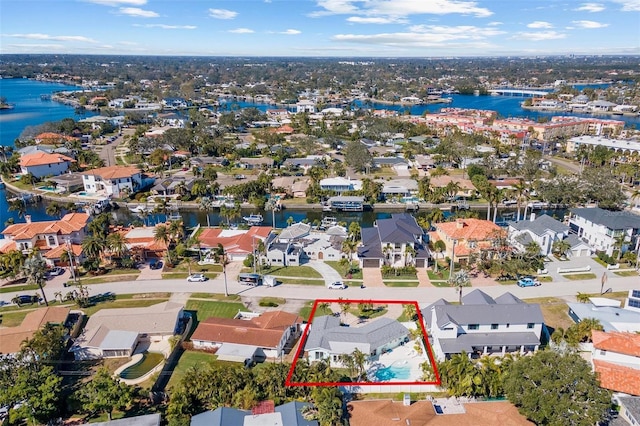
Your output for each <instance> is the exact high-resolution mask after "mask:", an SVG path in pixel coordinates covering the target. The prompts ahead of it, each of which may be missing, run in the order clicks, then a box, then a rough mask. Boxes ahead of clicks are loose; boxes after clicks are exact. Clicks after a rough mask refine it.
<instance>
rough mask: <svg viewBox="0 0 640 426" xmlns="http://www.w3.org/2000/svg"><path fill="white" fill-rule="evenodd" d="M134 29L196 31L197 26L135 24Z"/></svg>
mask: <svg viewBox="0 0 640 426" xmlns="http://www.w3.org/2000/svg"><path fill="white" fill-rule="evenodd" d="M133 26H134V27H144V28H161V29H163V30H195V29H196V28H198V27H196V26H195V25H166V24H145V25H141V24H133Z"/></svg>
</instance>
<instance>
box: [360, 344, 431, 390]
mask: <svg viewBox="0 0 640 426" xmlns="http://www.w3.org/2000/svg"><path fill="white" fill-rule="evenodd" d="M414 346H415V341H413V340H412V341H410V342H409V343H406V344H405V345H402V346H398V347H396V348H394V349H393V350H392V351H391V352H387V353H384V354H382V355H379V356H378V357H375V358H374V360H373V361H372V362H370V363H369V364H367V374H368V375H369V379H370V380H371V381H375V382H377V381H378V380H376V378H375V370H377V369H380V368H387V367H390V366H392V365H394V364H395V365H396V366H398V365H399V363H403V366H404V365H408V366H409V377H408V378H406V379H391V380H388V381H387V380H385V381H384V382H381V383H393V382H419V381H422V380H421V379H422V374H423V373H422V368H421V367H420V364H422V363H423V362H425V361H427V360H428V357H427V356H426V355H424V352H423V354H422V355H420V354H418V353H417V352H416V350H415V348H414ZM376 358H377V359H376Z"/></svg>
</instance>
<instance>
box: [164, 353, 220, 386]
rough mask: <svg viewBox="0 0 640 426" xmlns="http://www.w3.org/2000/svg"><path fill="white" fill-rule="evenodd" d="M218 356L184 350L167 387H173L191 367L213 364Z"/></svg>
mask: <svg viewBox="0 0 640 426" xmlns="http://www.w3.org/2000/svg"><path fill="white" fill-rule="evenodd" d="M216 358H217V355H213V354H210V353H206V352H196V351H184V352H183V353H182V355H181V356H180V359H179V360H178V364H176V367H175V369H174V370H173V374H171V378H170V379H169V383H168V384H167V389H171V387H172V386H174V385H176V384H178V382H180V379H181V378H182V377H183V376H184V374H185V373H186V371H187V370H188V369H190V368H191V367H195V366H197V365H200V364H205V365H206V364H213V362H214V361H215V360H216Z"/></svg>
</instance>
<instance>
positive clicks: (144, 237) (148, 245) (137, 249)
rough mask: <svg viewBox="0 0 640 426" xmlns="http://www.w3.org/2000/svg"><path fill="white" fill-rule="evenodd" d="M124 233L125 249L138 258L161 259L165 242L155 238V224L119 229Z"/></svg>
mask: <svg viewBox="0 0 640 426" xmlns="http://www.w3.org/2000/svg"><path fill="white" fill-rule="evenodd" d="M119 232H120V233H122V234H123V235H124V239H125V241H126V245H127V249H129V251H130V252H131V253H132V254H133V255H134V256H135V257H137V258H138V259H140V260H146V259H162V258H163V257H164V255H165V253H166V251H167V243H166V242H164V241H162V240H157V239H156V237H155V235H156V227H155V226H138V227H134V228H129V229H125V230H122V231H119Z"/></svg>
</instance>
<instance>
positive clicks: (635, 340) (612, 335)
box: [591, 330, 640, 396]
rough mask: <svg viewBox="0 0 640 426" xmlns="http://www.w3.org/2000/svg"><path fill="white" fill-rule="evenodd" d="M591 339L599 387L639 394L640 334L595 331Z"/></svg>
mask: <svg viewBox="0 0 640 426" xmlns="http://www.w3.org/2000/svg"><path fill="white" fill-rule="evenodd" d="M591 340H592V341H593V351H592V352H591V362H592V364H593V369H594V371H595V372H596V374H597V375H598V378H599V379H600V386H602V387H603V388H606V389H610V390H612V391H614V392H622V393H625V394H627V395H635V396H640V335H638V334H635V333H621V332H604V331H598V330H593V331H592V332H591Z"/></svg>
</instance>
